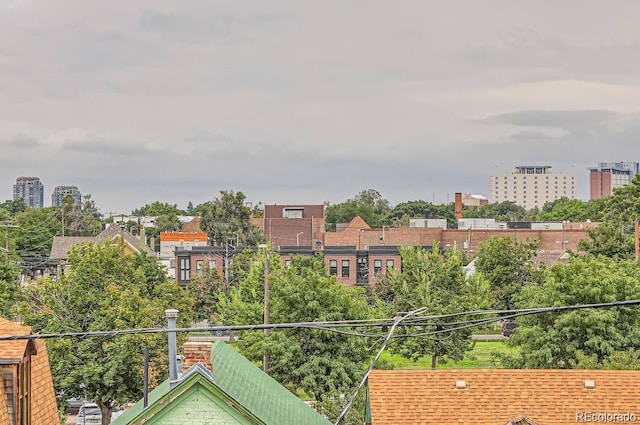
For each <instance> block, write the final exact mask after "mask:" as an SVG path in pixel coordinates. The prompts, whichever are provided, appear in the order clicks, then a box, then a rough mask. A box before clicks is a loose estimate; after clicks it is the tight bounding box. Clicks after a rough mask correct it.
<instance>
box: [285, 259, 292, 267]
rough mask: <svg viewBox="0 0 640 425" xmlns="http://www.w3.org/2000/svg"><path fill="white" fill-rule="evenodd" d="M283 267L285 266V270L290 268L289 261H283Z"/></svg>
mask: <svg viewBox="0 0 640 425" xmlns="http://www.w3.org/2000/svg"><path fill="white" fill-rule="evenodd" d="M284 266H285V267H286V268H289V267H291V260H284Z"/></svg>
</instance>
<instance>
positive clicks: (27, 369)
mask: <svg viewBox="0 0 640 425" xmlns="http://www.w3.org/2000/svg"><path fill="white" fill-rule="evenodd" d="M30 386H31V359H30V358H28V359H26V360H25V361H23V362H22V363H20V366H18V388H17V390H18V391H17V393H18V394H17V396H18V406H17V407H18V417H17V420H16V423H17V424H19V425H28V424H30V423H31V400H30V398H31V396H30V394H29V393H30V389H31V388H30Z"/></svg>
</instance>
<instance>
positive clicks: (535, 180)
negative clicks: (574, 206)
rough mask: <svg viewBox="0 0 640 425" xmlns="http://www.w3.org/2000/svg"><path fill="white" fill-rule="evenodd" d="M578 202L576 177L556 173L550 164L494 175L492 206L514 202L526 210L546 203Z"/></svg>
mask: <svg viewBox="0 0 640 425" xmlns="http://www.w3.org/2000/svg"><path fill="white" fill-rule="evenodd" d="M562 197H566V198H569V199H576V176H575V175H573V174H553V173H551V167H550V166H549V165H533V166H531V165H523V166H518V167H515V169H514V170H513V172H512V173H511V174H500V175H495V176H491V203H495V202H504V201H511V202H514V203H515V204H516V205H520V206H522V207H524V208H525V209H527V210H530V209H532V208H538V209H542V207H543V205H544V204H545V203H546V202H549V201H554V200H556V199H560V198H562Z"/></svg>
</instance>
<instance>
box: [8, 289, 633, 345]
mask: <svg viewBox="0 0 640 425" xmlns="http://www.w3.org/2000/svg"><path fill="white" fill-rule="evenodd" d="M636 305H640V299H635V300H624V301H614V302H610V303H597V304H579V305H568V306H555V307H541V308H530V309H519V310H476V311H467V312H458V313H451V314H441V315H432V316H419V314H420V313H422V312H423V311H425V309H424V308H420V309H417V310H414V311H413V312H409V313H412V314H411V316H407V314H408V313H405V312H403V313H401V314H403V315H404V316H406V317H405V318H404V319H403V320H401V321H400V322H398V317H395V318H384V319H364V320H337V321H324V322H293V323H272V324H268V325H265V324H256V325H235V326H219V325H217V326H209V327H197V328H178V329H173V330H171V331H172V332H180V333H191V332H203V331H214V330H221V331H254V330H264V329H270V330H277V329H315V330H323V331H329V332H332V331H336V330H335V329H334V328H353V327H363V326H368V327H376V328H381V327H383V326H392V327H393V326H394V325H395V327H398V326H403V325H404V323H403V322H404V321H407V322H409V319H411V318H413V320H414V321H413V322H410V323H411V325H412V326H413V325H424V326H427V325H436V322H433V320H435V319H442V318H447V317H456V316H461V315H467V316H477V315H488V314H496V313H497V312H499V313H503V314H504V315H502V316H496V317H490V318H486V319H475V320H467V321H462V322H454V323H455V324H460V325H461V326H457V327H454V328H443V329H439V330H434V331H431V332H425V333H421V334H416V335H415V336H430V335H437V334H439V333H447V332H453V331H456V330H461V329H466V328H469V327H477V326H480V325H484V324H488V323H493V322H496V321H501V320H505V319H511V318H516V317H520V316H528V315H532V314H542V313H560V312H563V311H571V310H586V309H593V308H611V307H627V306H636ZM505 313H512V314H505ZM404 316H400V317H404ZM417 319H421V321H420V322H416V321H415V320H417ZM465 323H466V324H465ZM442 324H443V325H450V324H451V323H442ZM169 331H170V330H169V329H167V328H142V329H125V330H113V331H93V332H70V333H59V334H34V335H11V336H0V341H6V340H22V339H27V340H28V339H53V338H80V339H82V338H92V337H114V336H120V335H137V334H152V333H167V332H169ZM394 331H395V328H394ZM359 335H360V336H364V337H380V336H381V335H377V334H364V333H363V334H359ZM387 335H388V334H387ZM395 337H402V336H400V335H397V336H395Z"/></svg>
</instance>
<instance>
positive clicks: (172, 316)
mask: <svg viewBox="0 0 640 425" xmlns="http://www.w3.org/2000/svg"><path fill="white" fill-rule="evenodd" d="M164 314H165V317H166V318H167V328H168V329H169V332H167V334H168V335H169V388H173V387H175V386H176V385H177V384H178V343H177V342H176V332H175V329H176V319H177V318H178V310H175V309H168V310H165V311H164ZM171 329H173V331H171Z"/></svg>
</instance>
